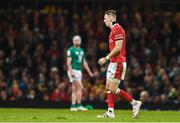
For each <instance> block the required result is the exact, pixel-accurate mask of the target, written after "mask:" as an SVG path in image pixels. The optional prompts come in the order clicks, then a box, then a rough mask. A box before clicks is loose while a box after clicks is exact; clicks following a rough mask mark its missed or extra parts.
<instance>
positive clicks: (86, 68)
mask: <svg viewBox="0 0 180 123" xmlns="http://www.w3.org/2000/svg"><path fill="white" fill-rule="evenodd" d="M83 67H84V69H85V70H86V71H87V72H88V74H89V75H90V76H91V77H93V76H94V74H93V73H92V72H91V70H90V68H89V65H88V63H87V61H86V59H83Z"/></svg>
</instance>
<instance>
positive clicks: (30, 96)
mask: <svg viewBox="0 0 180 123" xmlns="http://www.w3.org/2000/svg"><path fill="white" fill-rule="evenodd" d="M105 9H106V8H103V7H102V6H101V5H97V7H96V8H94V9H92V8H91V6H90V5H88V4H85V5H83V6H82V7H81V8H79V7H78V6H76V5H72V9H68V8H63V7H60V6H55V5H45V6H44V7H43V8H36V9H35V8H33V9H26V8H25V6H19V7H17V8H13V7H12V6H11V5H9V6H7V7H6V8H5V9H2V10H0V100H44V101H60V102H61V101H63V102H68V101H70V99H71V98H70V97H71V84H70V83H69V80H68V77H67V74H66V70H67V68H66V50H67V48H68V47H70V46H71V45H72V36H73V35H75V34H79V35H80V36H81V37H82V48H83V49H84V50H85V53H86V59H87V61H88V64H89V65H90V67H91V69H92V71H93V72H94V74H95V77H94V78H90V77H89V76H88V74H87V73H86V72H85V71H84V70H83V85H84V89H83V100H84V101H95V100H97V101H105V100H106V90H105V86H104V85H105V77H106V69H107V65H104V66H99V65H98V63H97V61H98V59H99V58H100V57H103V56H106V54H107V53H108V52H109V51H108V34H109V31H110V30H108V29H107V28H106V27H105V26H104V22H103V18H104V15H103V14H104V13H103V12H104V10H105ZM117 11H118V22H119V23H120V24H121V25H122V27H123V28H124V29H125V31H126V36H127V37H126V41H127V44H126V45H127V46H126V47H127V60H128V68H127V72H126V77H125V80H124V81H123V82H122V83H121V85H120V86H121V88H124V89H126V90H127V92H128V93H129V94H131V95H132V96H133V97H135V99H140V100H142V101H143V102H154V103H159V102H162V103H167V102H174V103H178V102H180V54H179V52H180V31H179V30H180V13H179V12H178V11H175V12H174V11H173V12H171V11H160V10H159V11H158V10H156V11H155V10H152V9H147V8H146V7H143V6H141V7H139V6H136V5H130V7H127V6H126V5H121V6H120V7H119V9H118V10H117ZM117 100H121V99H120V98H118V99H117Z"/></svg>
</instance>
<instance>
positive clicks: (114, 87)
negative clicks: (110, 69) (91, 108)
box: [107, 79, 120, 93]
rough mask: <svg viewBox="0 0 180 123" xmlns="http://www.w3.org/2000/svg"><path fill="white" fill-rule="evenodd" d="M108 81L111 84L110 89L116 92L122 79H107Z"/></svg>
mask: <svg viewBox="0 0 180 123" xmlns="http://www.w3.org/2000/svg"><path fill="white" fill-rule="evenodd" d="M107 81H108V83H109V84H108V85H109V91H111V92H112V93H116V90H117V89H118V87H119V84H120V80H117V79H107Z"/></svg>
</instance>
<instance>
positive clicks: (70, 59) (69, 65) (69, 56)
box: [66, 51, 74, 76]
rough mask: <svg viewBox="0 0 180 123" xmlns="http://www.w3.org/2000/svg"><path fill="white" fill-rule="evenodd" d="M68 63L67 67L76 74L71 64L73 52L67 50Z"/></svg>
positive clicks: (72, 74) (71, 72)
mask: <svg viewBox="0 0 180 123" xmlns="http://www.w3.org/2000/svg"><path fill="white" fill-rule="evenodd" d="M66 61H67V62H66V64H67V69H68V70H69V72H70V74H71V76H74V73H73V71H72V66H71V61H72V58H71V52H70V51H67V59H66Z"/></svg>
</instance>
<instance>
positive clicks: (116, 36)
mask: <svg viewBox="0 0 180 123" xmlns="http://www.w3.org/2000/svg"><path fill="white" fill-rule="evenodd" d="M114 39H115V41H117V40H123V32H122V31H121V29H119V28H118V29H116V30H115V31H114Z"/></svg>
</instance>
